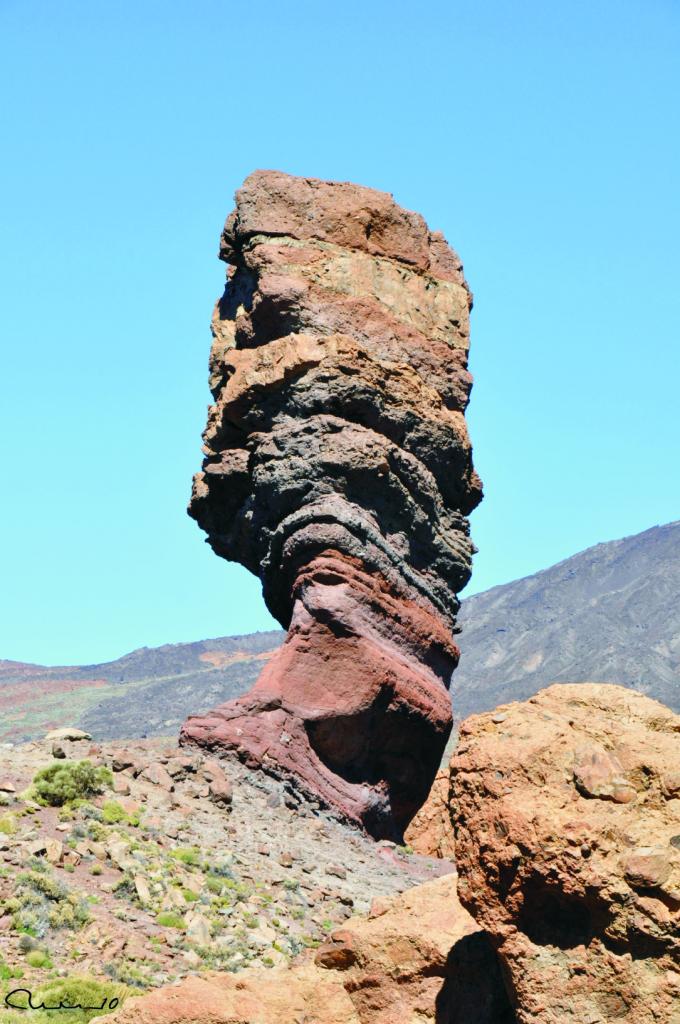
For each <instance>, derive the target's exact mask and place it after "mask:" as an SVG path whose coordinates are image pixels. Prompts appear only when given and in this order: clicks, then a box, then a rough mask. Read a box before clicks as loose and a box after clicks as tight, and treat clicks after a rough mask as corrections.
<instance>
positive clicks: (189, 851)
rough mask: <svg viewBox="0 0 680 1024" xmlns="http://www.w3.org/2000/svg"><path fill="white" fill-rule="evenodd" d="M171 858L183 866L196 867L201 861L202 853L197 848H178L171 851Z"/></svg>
mask: <svg viewBox="0 0 680 1024" xmlns="http://www.w3.org/2000/svg"><path fill="white" fill-rule="evenodd" d="M170 856H171V857H172V858H173V860H178V861H180V862H181V863H182V864H187V865H189V866H190V867H195V866H196V865H197V864H198V863H199V861H200V859H201V851H200V850H199V849H198V847H197V846H176V847H175V849H174V850H172V851H171V853H170Z"/></svg>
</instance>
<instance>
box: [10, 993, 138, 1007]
mask: <svg viewBox="0 0 680 1024" xmlns="http://www.w3.org/2000/svg"><path fill="white" fill-rule="evenodd" d="M15 996H16V997H17V998H18V999H19V1002H10V1000H11V999H13V998H14V997H15ZM25 997H28V998H25ZM119 1002H120V999H117V998H116V997H115V996H113V998H111V999H105V1000H104V1001H103V1003H102V1004H101V1005H100V1006H83V1005H82V1004H81V1003H75V1004H74V1005H71V1003H65V1002H63V1000H62V1001H60V1002H59V1004H58V1005H57V1006H48V1005H47V1004H46V1003H34V1002H33V993H32V992H31V990H30V988H13V989H12V991H11V992H8V993H7V995H6V996H5V1006H7V1007H8V1008H9V1009H11V1010H104V1011H108V1010H115V1008H116V1007H117V1006H118V1004H119Z"/></svg>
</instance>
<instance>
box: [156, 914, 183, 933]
mask: <svg viewBox="0 0 680 1024" xmlns="http://www.w3.org/2000/svg"><path fill="white" fill-rule="evenodd" d="M156 921H157V923H158V924H159V925H161V927H162V928H179V929H180V930H183V929H184V928H185V927H186V924H185V921H184V918H183V917H180V915H179V914H174V913H173V912H172V911H170V910H167V911H164V912H163V913H162V914H159V915H158V917H157V918H156Z"/></svg>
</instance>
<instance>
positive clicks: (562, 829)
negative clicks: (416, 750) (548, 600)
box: [451, 683, 680, 1024]
mask: <svg viewBox="0 0 680 1024" xmlns="http://www.w3.org/2000/svg"><path fill="white" fill-rule="evenodd" d="M451 775H452V783H453V799H452V808H453V816H454V826H455V837H456V856H457V861H458V869H459V872H460V879H459V885H458V895H459V897H460V900H461V902H462V904H463V905H464V906H465V907H466V908H467V910H469V911H470V913H471V914H472V915H473V917H474V918H475V919H476V921H477V923H478V924H479V925H480V926H481V927H482V928H484V929H485V930H486V931H487V932H488V933H489V935H490V936H491V938H492V941H493V942H494V944H495V946H496V948H497V950H498V954H499V956H500V959H501V965H502V968H503V971H504V974H505V977H506V983H507V986H508V989H509V993H510V996H511V998H512V1001H513V1003H514V1005H515V1007H516V1013H517V1020H518V1021H519V1022H520V1024H564V1022H565V1021H569V1022H570V1024H605V1022H610V1021H611V1022H614V1021H616V1022H617V1024H652V1022H653V1024H679V1022H680V716H678V715H675V714H673V712H672V711H670V710H669V709H668V708H665V707H664V706H663V705H661V704H658V703H656V701H653V700H650V699H649V698H647V697H643V696H641V695H640V694H637V693H635V692H634V691H631V690H627V689H623V688H622V687H618V686H605V685H597V684H587V683H581V684H575V685H571V684H566V685H562V686H551V687H550V688H548V689H547V690H543V691H542V692H541V693H539V694H538V695H537V696H536V697H532V698H531V699H530V700H529V701H528V702H526V703H516V704H508V705H505V706H504V707H502V708H499V709H498V710H497V711H495V712H490V713H488V714H484V715H476V716H473V717H472V718H469V719H467V721H466V722H464V723H463V725H462V726H461V741H460V745H459V748H458V750H457V752H456V754H455V755H454V758H453V760H452V762H451Z"/></svg>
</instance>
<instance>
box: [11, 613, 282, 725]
mask: <svg viewBox="0 0 680 1024" xmlns="http://www.w3.org/2000/svg"><path fill="white" fill-rule="evenodd" d="M284 636H285V634H284V633H283V632H281V631H279V630H272V631H270V632H265V633H249V634H247V635H245V636H228V637H220V638H218V639H216V640H200V641H198V642H197V643H190V644H166V645H165V646H163V647H155V648H148V647H142V648H141V649H140V650H138V651H132V653H131V654H126V655H124V657H122V658H118V660H117V661H110V662H105V663H104V664H101V665H79V666H75V667H57V668H45V667H43V666H41V665H26V664H23V663H21V662H16V661H0V741H2V740H13V741H15V742H16V741H19V740H24V739H32V738H34V737H37V736H42V735H44V733H45V731H46V730H47V729H50V728H54V727H56V726H59V725H77V726H79V727H80V728H82V729H87V731H88V732H91V733H92V735H93V736H96V737H97V738H98V739H102V740H103V739H117V738H126V737H140V736H142V735H148V736H160V735H175V734H176V733H177V732H178V730H179V726H180V725H181V723H182V722H183V721H184V719H185V718H186V716H187V715H188V714H189V713H195V712H198V711H207V710H209V709H210V708H211V707H214V706H215V705H216V704H219V703H221V702H222V701H225V700H229V699H230V698H232V697H236V696H238V695H239V694H241V693H244V692H245V691H246V690H247V689H249V687H250V686H252V684H253V683H254V682H255V680H256V679H257V677H258V675H259V674H260V672H261V670H262V666H263V665H264V663H265V662H266V661H267V659H268V658H270V657H271V655H272V654H273V652H274V651H275V650H276V648H277V647H278V646H279V644H280V643H281V641H282V639H283V637H284Z"/></svg>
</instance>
